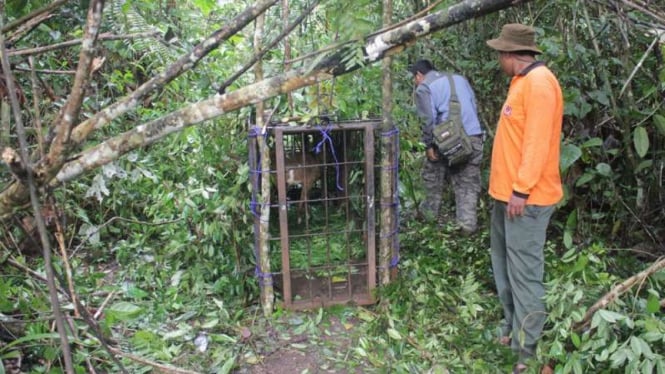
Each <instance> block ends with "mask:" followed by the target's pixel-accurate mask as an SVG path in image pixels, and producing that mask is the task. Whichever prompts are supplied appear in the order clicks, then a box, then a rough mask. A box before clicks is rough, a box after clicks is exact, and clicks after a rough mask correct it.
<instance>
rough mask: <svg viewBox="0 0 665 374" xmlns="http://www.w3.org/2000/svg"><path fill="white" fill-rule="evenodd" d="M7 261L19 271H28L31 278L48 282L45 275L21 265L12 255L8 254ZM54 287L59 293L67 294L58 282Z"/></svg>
mask: <svg viewBox="0 0 665 374" xmlns="http://www.w3.org/2000/svg"><path fill="white" fill-rule="evenodd" d="M7 263H8V264H9V265H11V266H13V267H15V268H17V269H19V270H21V271H25V272H26V273H28V275H30V276H31V277H33V278H36V279H38V280H40V281H42V282H44V283H48V279H46V277H45V276H43V275H41V274H39V273H38V272H36V271H34V270H32V269H30V268H29V267H27V266H25V265H23V264H22V263H20V262H18V261H16V259H14V258H13V257H12V256H9V257H8V258H7ZM55 288H56V290H57V291H58V292H59V293H61V294H63V295H67V291H65V290H64V289H62V287H60V286H59V285H58V284H56V285H55Z"/></svg>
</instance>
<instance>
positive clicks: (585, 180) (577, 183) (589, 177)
mask: <svg viewBox="0 0 665 374" xmlns="http://www.w3.org/2000/svg"><path fill="white" fill-rule="evenodd" d="M592 179H593V174H592V173H584V174H582V176H581V177H579V178H578V179H577V181H575V186H576V187H579V186H583V185H585V184H587V183H589V182H591V180H592Z"/></svg>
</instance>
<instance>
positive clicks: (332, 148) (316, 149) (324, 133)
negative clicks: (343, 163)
mask: <svg viewBox="0 0 665 374" xmlns="http://www.w3.org/2000/svg"><path fill="white" fill-rule="evenodd" d="M316 128H317V129H318V130H319V132H320V133H321V135H322V136H323V139H321V141H320V142H319V143H318V144H317V145H316V146H315V147H314V152H315V153H316V154H317V155H318V154H319V153H321V147H323V144H324V143H325V142H326V141H328V145H330V152H331V153H332V156H333V159H334V160H335V183H336V184H337V190H338V191H344V189H343V188H342V186H340V185H339V161H338V160H337V154H336V153H335V146H334V145H333V141H332V138H330V135H329V134H328V133H329V132H330V130H332V123H330V122H327V124H326V127H325V128H323V127H321V125H320V124H317V125H316Z"/></svg>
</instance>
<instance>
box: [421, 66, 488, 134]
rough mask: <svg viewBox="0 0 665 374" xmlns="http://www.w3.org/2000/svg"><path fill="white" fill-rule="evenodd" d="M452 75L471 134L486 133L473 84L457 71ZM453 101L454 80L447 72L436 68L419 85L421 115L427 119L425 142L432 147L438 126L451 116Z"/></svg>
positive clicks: (465, 123)
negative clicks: (479, 113)
mask: <svg viewBox="0 0 665 374" xmlns="http://www.w3.org/2000/svg"><path fill="white" fill-rule="evenodd" d="M452 78H453V79H454V81H455V92H456V94H457V100H458V101H459V103H460V108H461V112H462V113H461V115H462V123H463V125H464V131H465V132H466V133H467V135H469V136H472V135H480V134H482V128H481V126H480V121H479V120H478V110H477V107H476V97H475V95H474V93H473V89H472V88H471V85H470V84H469V82H468V81H467V80H466V78H464V77H463V76H461V75H458V74H453V75H452ZM449 101H450V83H449V82H448V78H447V77H446V75H445V74H444V73H441V72H438V71H435V70H431V71H430V72H428V73H427V74H425V79H424V80H423V82H422V83H420V84H419V85H418V87H416V92H415V102H416V110H417V112H418V116H419V117H420V118H421V119H422V120H423V123H422V132H423V134H422V141H423V143H425V144H426V145H428V146H429V145H430V144H432V129H433V128H434V126H435V125H437V124H439V123H441V122H442V121H444V120H446V119H447V118H448V107H449V106H448V103H449Z"/></svg>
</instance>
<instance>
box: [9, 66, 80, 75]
mask: <svg viewBox="0 0 665 374" xmlns="http://www.w3.org/2000/svg"><path fill="white" fill-rule="evenodd" d="M14 70H15V71H20V72H23V71H27V72H32V71H33V70H32V69H30V68H24V67H20V66H16V67H14ZM34 72H35V73H39V74H61V75H75V74H76V70H39V69H35V70H34Z"/></svg>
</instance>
